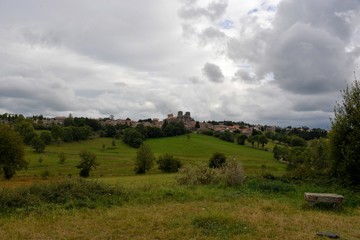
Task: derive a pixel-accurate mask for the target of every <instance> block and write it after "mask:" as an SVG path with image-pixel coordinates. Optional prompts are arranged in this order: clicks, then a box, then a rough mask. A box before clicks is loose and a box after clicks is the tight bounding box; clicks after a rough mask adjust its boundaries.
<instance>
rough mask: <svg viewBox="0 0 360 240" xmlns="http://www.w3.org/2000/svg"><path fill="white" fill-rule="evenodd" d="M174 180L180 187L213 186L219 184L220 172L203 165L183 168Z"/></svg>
mask: <svg viewBox="0 0 360 240" xmlns="http://www.w3.org/2000/svg"><path fill="white" fill-rule="evenodd" d="M179 173H180V174H179V176H177V178H176V180H177V182H178V183H179V184H181V185H202V184H215V183H219V182H220V171H218V169H213V168H208V167H207V166H205V165H197V166H190V165H188V166H183V167H182V168H180V170H179Z"/></svg>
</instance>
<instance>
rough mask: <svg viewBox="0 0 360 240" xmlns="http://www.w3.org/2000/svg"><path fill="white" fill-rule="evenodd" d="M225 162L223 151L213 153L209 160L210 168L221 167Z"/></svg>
mask: <svg viewBox="0 0 360 240" xmlns="http://www.w3.org/2000/svg"><path fill="white" fill-rule="evenodd" d="M225 163H226V157H225V155H224V154H223V153H218V152H216V153H214V154H213V155H212V157H211V158H210V160H209V167H210V168H221V167H223V166H224V165H225Z"/></svg>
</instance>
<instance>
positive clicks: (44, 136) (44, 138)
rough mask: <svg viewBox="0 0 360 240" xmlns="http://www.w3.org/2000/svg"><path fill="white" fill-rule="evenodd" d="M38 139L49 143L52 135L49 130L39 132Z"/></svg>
mask: <svg viewBox="0 0 360 240" xmlns="http://www.w3.org/2000/svg"><path fill="white" fill-rule="evenodd" d="M40 139H41V140H42V141H43V142H44V143H45V144H46V145H49V144H50V143H51V140H52V137H51V133H50V132H49V131H44V132H41V133H40Z"/></svg>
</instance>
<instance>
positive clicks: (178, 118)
mask: <svg viewBox="0 0 360 240" xmlns="http://www.w3.org/2000/svg"><path fill="white" fill-rule="evenodd" d="M67 118H68V117H64V116H58V117H55V118H42V119H41V118H36V119H34V121H35V122H36V123H42V124H44V125H51V124H59V125H64V121H65V120H66V119H67ZM98 120H99V121H100V122H101V123H102V124H103V125H111V126H116V125H127V126H131V127H136V126H137V125H139V124H142V125H143V126H144V127H147V126H150V127H159V128H161V127H162V126H163V124H164V122H168V123H170V122H181V123H183V124H184V126H185V128H186V129H187V130H190V131H205V130H212V131H214V132H225V131H229V132H238V133H241V134H244V135H246V136H250V135H251V134H252V132H253V130H254V129H255V130H261V129H262V130H264V129H265V130H268V131H275V129H276V127H275V126H262V125H251V124H246V123H244V122H237V123H236V122H231V121H223V122H215V121H208V122H205V121H204V122H199V121H196V120H195V119H194V118H192V117H191V113H190V112H185V114H184V113H183V111H178V113H177V115H174V114H173V113H169V114H168V115H167V117H166V118H165V119H163V120H160V119H159V118H153V119H151V118H148V119H143V120H142V119H140V120H138V121H134V120H131V119H130V118H126V119H114V116H113V115H111V116H110V117H109V118H101V119H98Z"/></svg>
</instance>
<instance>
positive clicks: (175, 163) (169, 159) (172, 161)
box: [156, 154, 182, 173]
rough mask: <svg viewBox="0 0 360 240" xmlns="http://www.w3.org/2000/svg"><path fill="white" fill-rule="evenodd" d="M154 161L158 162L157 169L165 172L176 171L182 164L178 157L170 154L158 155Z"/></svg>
mask: <svg viewBox="0 0 360 240" xmlns="http://www.w3.org/2000/svg"><path fill="white" fill-rule="evenodd" d="M156 163H157V164H159V169H160V170H161V171H162V172H166V173H172V172H178V171H179V169H180V168H181V165H182V164H181V162H180V160H179V159H178V158H175V157H174V156H173V155H170V154H164V155H162V156H160V157H159V159H158V160H157V162H156Z"/></svg>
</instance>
